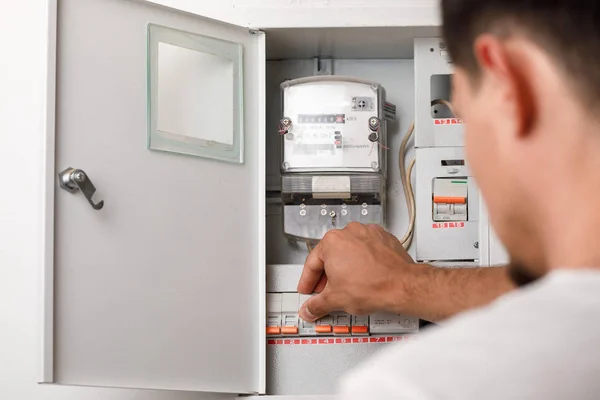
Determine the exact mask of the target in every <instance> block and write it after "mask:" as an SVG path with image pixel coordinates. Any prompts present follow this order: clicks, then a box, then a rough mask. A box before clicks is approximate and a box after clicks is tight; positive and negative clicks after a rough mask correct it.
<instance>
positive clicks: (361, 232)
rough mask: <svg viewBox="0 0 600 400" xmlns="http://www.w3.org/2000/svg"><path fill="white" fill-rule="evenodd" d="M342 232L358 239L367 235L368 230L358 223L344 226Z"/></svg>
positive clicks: (365, 226)
mask: <svg viewBox="0 0 600 400" xmlns="http://www.w3.org/2000/svg"><path fill="white" fill-rule="evenodd" d="M344 231H346V232H350V233H351V234H353V235H355V236H358V237H365V236H368V235H369V229H368V227H367V225H363V224H361V223H360V222H350V223H349V224H348V225H346V227H345V228H344Z"/></svg>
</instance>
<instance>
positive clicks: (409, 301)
mask: <svg viewBox="0 0 600 400" xmlns="http://www.w3.org/2000/svg"><path fill="white" fill-rule="evenodd" d="M410 270H411V273H410V274H408V275H406V276H404V277H402V279H401V281H399V282H398V283H397V284H398V286H402V287H404V289H403V290H402V291H398V292H396V293H397V296H396V302H395V303H393V304H392V306H391V307H390V309H389V310H387V311H392V312H395V313H398V314H402V313H405V314H409V315H413V316H416V317H419V318H421V319H425V320H427V321H431V322H438V321H441V320H444V319H446V318H448V317H452V316H453V315H455V314H458V313H460V312H463V311H467V310H469V309H473V308H477V307H480V306H484V305H486V304H488V303H490V302H492V301H493V300H495V299H496V298H498V297H499V296H501V295H503V294H505V293H506V292H509V291H511V290H513V289H514V288H515V285H514V284H513V283H512V282H511V280H510V278H509V275H508V273H507V268H506V267H494V268H439V267H433V266H431V265H424V264H414V265H413V266H412V267H411V269H410ZM392 296H393V294H392Z"/></svg>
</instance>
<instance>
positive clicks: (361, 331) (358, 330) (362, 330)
mask: <svg viewBox="0 0 600 400" xmlns="http://www.w3.org/2000/svg"><path fill="white" fill-rule="evenodd" d="M368 333H369V327H368V326H353V327H352V334H353V335H366V334H368Z"/></svg>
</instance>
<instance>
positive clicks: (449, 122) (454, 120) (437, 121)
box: [433, 118, 464, 125]
mask: <svg viewBox="0 0 600 400" xmlns="http://www.w3.org/2000/svg"><path fill="white" fill-rule="evenodd" d="M433 123H434V124H435V125H460V124H463V123H464V121H463V120H462V119H461V118H441V119H435V120H434V122H433Z"/></svg>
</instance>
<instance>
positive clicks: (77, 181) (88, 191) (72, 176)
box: [58, 168, 104, 210]
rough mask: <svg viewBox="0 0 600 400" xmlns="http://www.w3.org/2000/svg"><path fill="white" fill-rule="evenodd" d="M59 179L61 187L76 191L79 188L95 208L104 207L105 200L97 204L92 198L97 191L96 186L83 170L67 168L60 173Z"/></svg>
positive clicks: (72, 191) (71, 191)
mask: <svg viewBox="0 0 600 400" xmlns="http://www.w3.org/2000/svg"><path fill="white" fill-rule="evenodd" d="M58 180H59V182H60V187H61V188H63V189H65V190H66V191H67V192H70V193H76V192H77V191H78V190H81V192H82V193H83V195H84V196H85V198H86V199H87V201H88V202H89V203H90V205H91V206H92V208H93V209H94V210H101V209H102V207H104V200H102V201H100V202H99V203H97V204H95V203H94V201H93V200H92V196H93V195H94V193H96V188H95V187H94V184H93V183H92V181H91V180H90V178H88V176H87V175H86V173H85V172H83V171H82V170H80V169H75V168H67V169H65V170H64V171H62V172H61V173H60V174H58Z"/></svg>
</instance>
